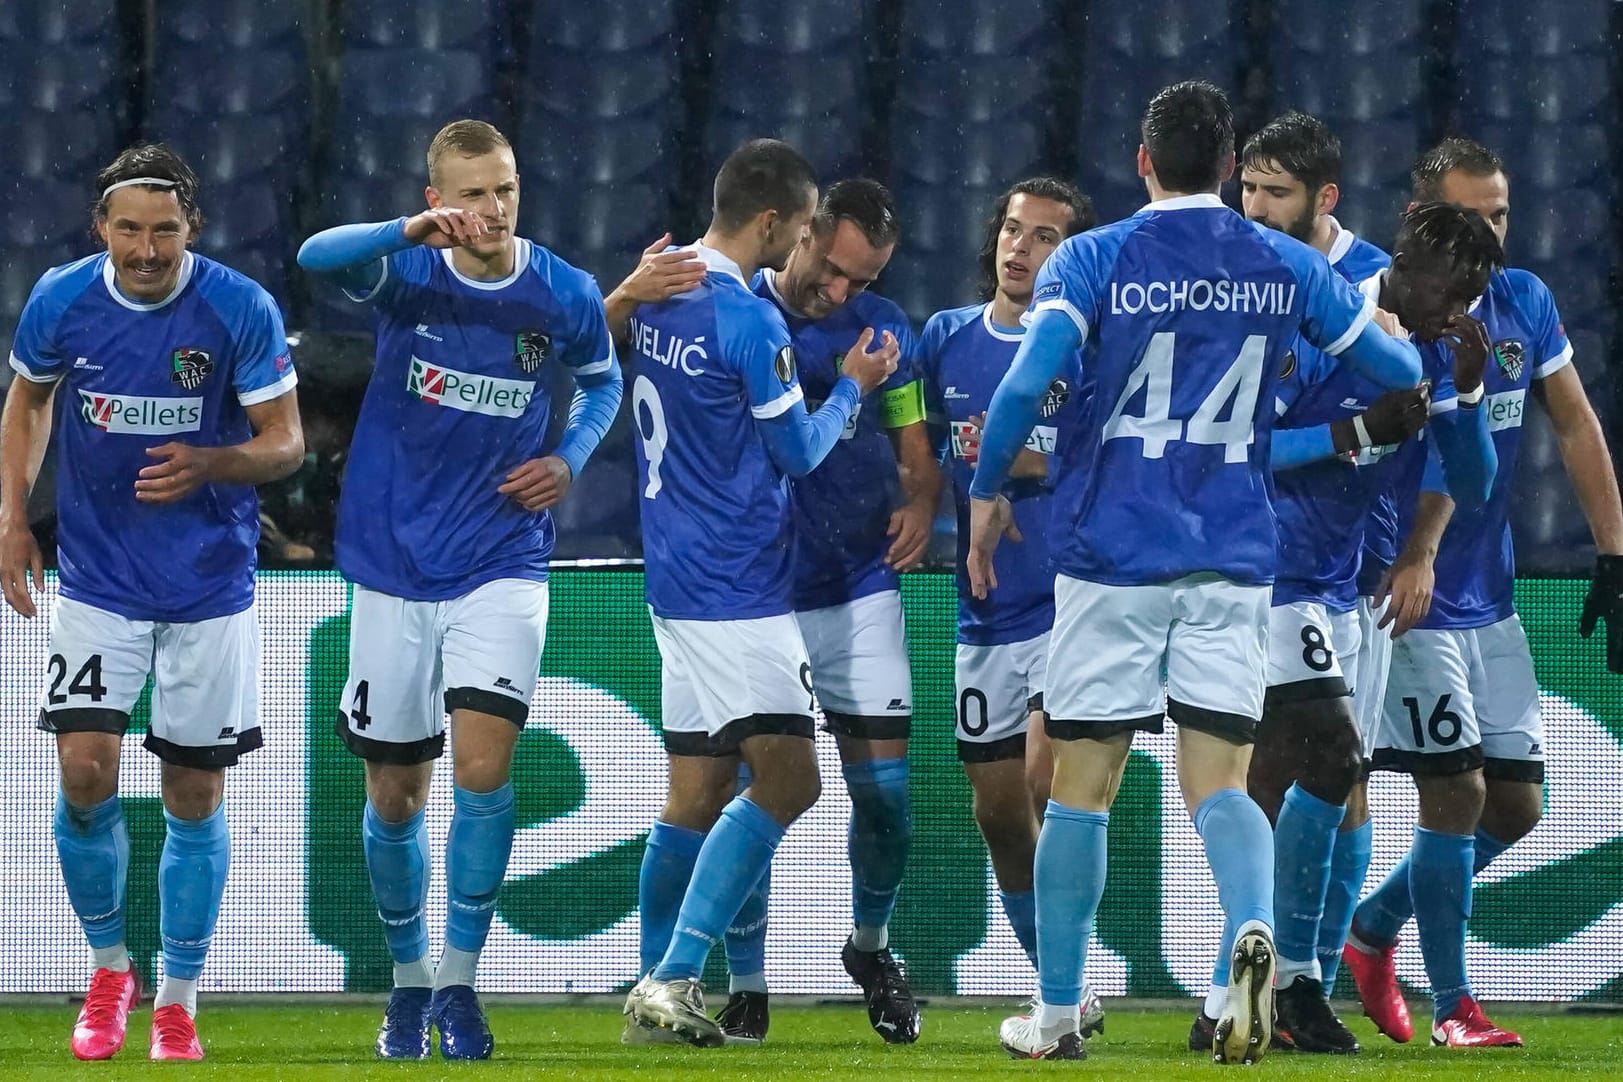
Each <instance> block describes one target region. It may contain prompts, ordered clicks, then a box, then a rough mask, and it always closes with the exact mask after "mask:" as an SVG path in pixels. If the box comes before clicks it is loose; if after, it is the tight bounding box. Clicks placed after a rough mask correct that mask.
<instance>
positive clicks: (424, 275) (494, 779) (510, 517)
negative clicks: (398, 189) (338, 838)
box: [299, 120, 621, 1059]
mask: <svg viewBox="0 0 1623 1082" xmlns="http://www.w3.org/2000/svg"><path fill="white" fill-rule="evenodd" d="M428 180H429V185H428V188H427V190H426V193H425V194H426V198H427V202H428V209H427V210H425V211H422V212H420V213H418V214H415V215H412V216H410V217H405V218H397V219H395V220H393V221H389V222H382V223H378V224H363V225H347V226H339V227H337V228H335V229H329V230H326V231H325V232H322V233H319V234H317V235H316V236H314V237H311V238H310V239H309V240H308V241H306V242H305V244H304V246H303V248H301V249H300V252H299V262H300V264H301V265H302V266H303V267H305V268H306V269H307V270H310V271H313V272H315V273H318V274H321V275H323V276H326V277H328V278H330V279H331V280H333V281H334V282H335V283H336V284H338V285H340V286H342V287H343V288H344V289H345V291H346V292H347V293H348V294H349V296H350V297H351V298H352V299H354V300H356V301H359V302H362V303H366V304H368V305H370V306H371V307H372V308H373V309H374V310H375V311H376V312H377V362H376V367H375V368H374V370H373V374H372V380H371V383H370V384H369V386H368V388H367V392H366V398H365V400H364V402H363V404H362V407H361V414H360V418H359V420H358V422H357V424H356V429H355V438H354V443H353V451H352V454H351V456H350V461H349V467H348V472H347V474H346V477H345V481H344V490H343V496H342V498H341V500H340V502H339V507H338V532H337V545H336V553H337V560H338V566H339V569H340V570H341V571H342V572H343V573H344V574H345V576H346V577H347V578H349V579H350V580H351V581H352V582H354V583H355V602H354V609H353V612H352V615H351V624H350V626H351V633H350V651H349V654H350V656H349V678H348V681H347V683H346V685H345V688H344V693H343V699H342V701H341V703H340V705H339V714H338V717H337V719H336V720H337V727H338V732H339V735H340V736H341V737H342V739H343V740H344V743H345V744H346V746H348V747H349V749H350V750H351V751H352V752H354V753H355V754H356V755H358V756H360V757H361V758H362V759H363V760H365V763H366V792H367V802H366V811H365V815H364V819H363V823H362V840H363V846H364V849H365V853H366V862H367V869H368V872H369V873H370V876H371V880H372V888H373V892H374V894H375V895H376V896H377V901H378V911H379V915H380V916H381V917H382V919H383V921H384V935H385V938H386V939H387V941H388V944H389V952H390V955H391V956H392V958H393V959H394V991H393V993H392V994H391V996H390V1000H389V1004H388V1006H387V1008H386V1009H385V1012H384V1022H383V1026H382V1029H381V1031H380V1033H379V1036H378V1042H377V1051H378V1054H379V1055H380V1056H383V1057H386V1058H408V1059H413V1058H423V1057H426V1056H427V1055H429V1054H430V1051H431V1034H430V1030H431V1028H437V1029H438V1030H439V1034H440V1051H441V1054H442V1055H444V1056H445V1057H446V1058H448V1059H485V1058H488V1057H489V1056H490V1053H491V1050H492V1048H493V1047H494V1040H493V1038H492V1036H491V1033H490V1029H489V1026H488V1024H487V1023H486V1021H485V1017H484V1012H483V1010H482V1008H481V1007H480V1004H479V1000H478V997H477V995H476V994H475V991H474V983H475V974H476V969H477V966H478V961H479V953H480V951H481V949H482V948H483V946H484V943H485V938H486V936H487V935H488V933H489V929H490V922H491V918H492V916H493V915H494V911H495V905H496V897H497V894H498V892H499V891H500V889H501V885H502V880H503V878H504V877H505V875H506V869H507V862H508V857H509V855H510V853H511V850H512V844H513V832H514V814H515V813H514V804H513V786H512V782H511V779H510V773H511V769H512V761H513V751H514V748H515V747H516V745H517V743H518V739H519V734H520V733H521V732H522V730H523V727H524V724H525V721H526V719H527V718H528V716H529V711H530V698H531V696H532V694H533V693H534V689H535V681H536V677H537V674H538V672H539V668H540V661H541V651H542V647H543V645H544V643H545V636H546V619H547V602H548V591H547V562H548V557H549V556H550V554H551V552H552V548H553V541H554V529H553V521H552V516H551V514H550V513H549V509H550V508H551V507H553V506H555V505H556V504H557V503H558V502H559V501H560V500H562V499H563V498H564V496H565V495H566V494H567V493H568V492H569V490H570V488H571V486H572V485H573V483H574V481H575V479H576V478H577V477H579V475H580V471H581V469H582V468H583V467H584V466H585V464H586V461H587V459H588V457H589V456H590V455H591V453H592V451H593V450H594V449H595V448H596V447H597V444H598V442H599V440H600V439H601V438H602V436H603V433H604V432H605V431H607V429H608V426H609V424H610V422H611V421H612V420H613V418H614V414H615V411H616V410H617V409H618V407H619V404H620V392H621V377H620V371H619V365H618V364H617V362H616V361H615V357H614V349H613V346H612V344H611V342H610V340H609V332H608V325H607V322H606V320H605V317H604V311H603V299H602V295H601V294H600V293H599V292H598V289H597V285H596V283H595V282H593V280H592V279H591V277H590V276H589V275H587V274H585V273H584V272H582V271H580V270H578V269H576V268H575V267H572V266H570V265H569V264H568V263H566V262H564V261H563V260H562V259H560V258H559V257H558V256H556V255H554V254H553V253H552V252H550V251H548V250H547V249H545V248H543V247H542V246H541V245H539V244H536V243H534V242H532V241H529V240H526V239H524V238H522V237H518V236H515V235H514V232H513V223H514V222H515V221H516V218H517V213H518V202H519V179H518V173H517V167H516V163H515V161H514V157H513V151H512V148H511V146H510V145H509V144H508V142H507V140H506V139H505V138H504V137H503V136H502V134H501V133H500V132H499V131H497V130H496V129H495V128H493V127H491V126H490V125H489V124H485V123H483V122H482V121H472V120H459V121H454V122H452V123H450V124H447V125H446V126H445V127H444V128H442V129H441V130H440V132H439V134H438V135H436V136H435V138H434V141H433V143H432V144H431V145H430V147H429V150H428ZM553 365H562V366H563V367H564V368H566V369H567V370H568V371H569V372H570V374H571V375H572V376H573V378H574V381H575V385H576V392H575V396H574V400H573V402H572V403H571V405H570V410H569V418H570V419H569V425H568V427H567V428H566V429H565V431H564V433H563V436H562V438H561V440H560V442H559V444H558V446H557V447H555V448H553V449H551V450H550V452H549V451H546V450H545V449H544V448H543V441H544V440H545V438H546V433H547V426H548V421H549V418H550V414H551V410H552V402H551V397H550V395H549V393H548V382H547V372H546V371H545V370H546V369H548V368H549V367H550V366H553ZM447 714H449V715H450V728H451V732H452V749H451V754H452V771H453V788H452V793H453V799H454V801H455V811H454V812H453V814H452V818H451V831H450V835H449V837H448V838H447V840H446V854H445V864H446V887H447V893H448V896H449V912H448V914H447V919H446V932H445V948H444V951H443V952H442V954H441V955H440V960H439V962H438V964H437V965H432V964H431V963H430V960H429V944H428V926H427V920H426V916H425V912H424V908H425V901H424V900H425V896H426V887H427V883H428V858H427V833H426V831H427V826H426V823H425V821H424V804H425V802H426V800H427V798H428V791H429V781H430V778H431V776H432V773H433V770H434V761H435V760H436V759H437V758H439V756H440V755H441V754H442V752H443V750H444V746H445V730H446V715H447Z"/></svg>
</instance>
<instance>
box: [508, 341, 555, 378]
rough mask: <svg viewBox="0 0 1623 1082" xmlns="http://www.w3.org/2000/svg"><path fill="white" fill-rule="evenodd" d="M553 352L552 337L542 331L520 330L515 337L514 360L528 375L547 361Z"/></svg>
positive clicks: (520, 369)
mask: <svg viewBox="0 0 1623 1082" xmlns="http://www.w3.org/2000/svg"><path fill="white" fill-rule="evenodd" d="M551 354H552V337H551V336H550V335H545V334H542V333H541V332H540V331H519V332H518V335H517V336H516V337H515V338H514V339H513V360H514V361H515V362H516V363H517V364H518V367H519V371H521V372H523V373H525V374H526V375H528V374H530V373H532V372H534V371H536V370H537V369H538V368H540V367H541V366H542V365H543V364H545V363H546V360H547V358H548V357H549V356H550V355H551Z"/></svg>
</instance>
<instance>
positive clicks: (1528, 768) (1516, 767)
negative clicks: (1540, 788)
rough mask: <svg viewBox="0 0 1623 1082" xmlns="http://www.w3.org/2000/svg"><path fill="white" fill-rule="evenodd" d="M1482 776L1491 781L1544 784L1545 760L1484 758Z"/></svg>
mask: <svg viewBox="0 0 1623 1082" xmlns="http://www.w3.org/2000/svg"><path fill="white" fill-rule="evenodd" d="M1482 776H1483V777H1484V778H1487V779H1488V780H1489V781H1522V782H1528V783H1530V784H1533V785H1543V784H1544V760H1543V759H1495V758H1493V757H1491V756H1484V757H1483V760H1482Z"/></svg>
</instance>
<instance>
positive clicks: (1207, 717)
mask: <svg viewBox="0 0 1623 1082" xmlns="http://www.w3.org/2000/svg"><path fill="white" fill-rule="evenodd" d="M1167 717H1169V718H1171V719H1172V720H1173V721H1174V722H1176V723H1177V724H1178V727H1179V728H1180V729H1193V730H1195V732H1197V733H1205V734H1206V735H1208V736H1215V737H1217V738H1218V739H1219V740H1226V741H1227V742H1228V743H1230V744H1236V745H1239V746H1242V747H1243V746H1245V745H1246V744H1255V743H1256V742H1257V719H1256V718H1248V717H1246V716H1245V715H1244V714H1231V713H1229V712H1228V711H1227V710H1209V709H1207V708H1206V707H1204V706H1190V705H1189V704H1188V703H1180V702H1179V701H1178V700H1177V699H1168V700H1167Z"/></svg>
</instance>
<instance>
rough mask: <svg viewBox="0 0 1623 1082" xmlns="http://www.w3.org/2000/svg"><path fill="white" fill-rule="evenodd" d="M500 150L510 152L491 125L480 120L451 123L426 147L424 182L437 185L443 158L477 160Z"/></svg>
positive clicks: (501, 135) (503, 137) (494, 127)
mask: <svg viewBox="0 0 1623 1082" xmlns="http://www.w3.org/2000/svg"><path fill="white" fill-rule="evenodd" d="M503 148H506V149H507V150H509V151H511V150H512V149H513V144H511V143H509V142H508V141H507V136H505V135H503V134H502V133H501V132H499V131H497V130H496V126H495V125H494V124H486V123H485V122H484V121H483V120H453V121H451V122H450V123H449V124H447V125H445V127H443V128H441V129H440V130H439V131H438V132H437V133H435V135H434V140H433V142H431V143H429V144H428V182H429V183H430V184H433V185H435V186H436V187H437V186H438V185H439V176H438V174H439V167H440V162H442V161H444V160H445V158H446V155H449V154H455V155H457V156H458V157H463V158H477V157H480V156H481V155H484V154H494V153H495V152H496V151H498V150H501V149H503Z"/></svg>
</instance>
